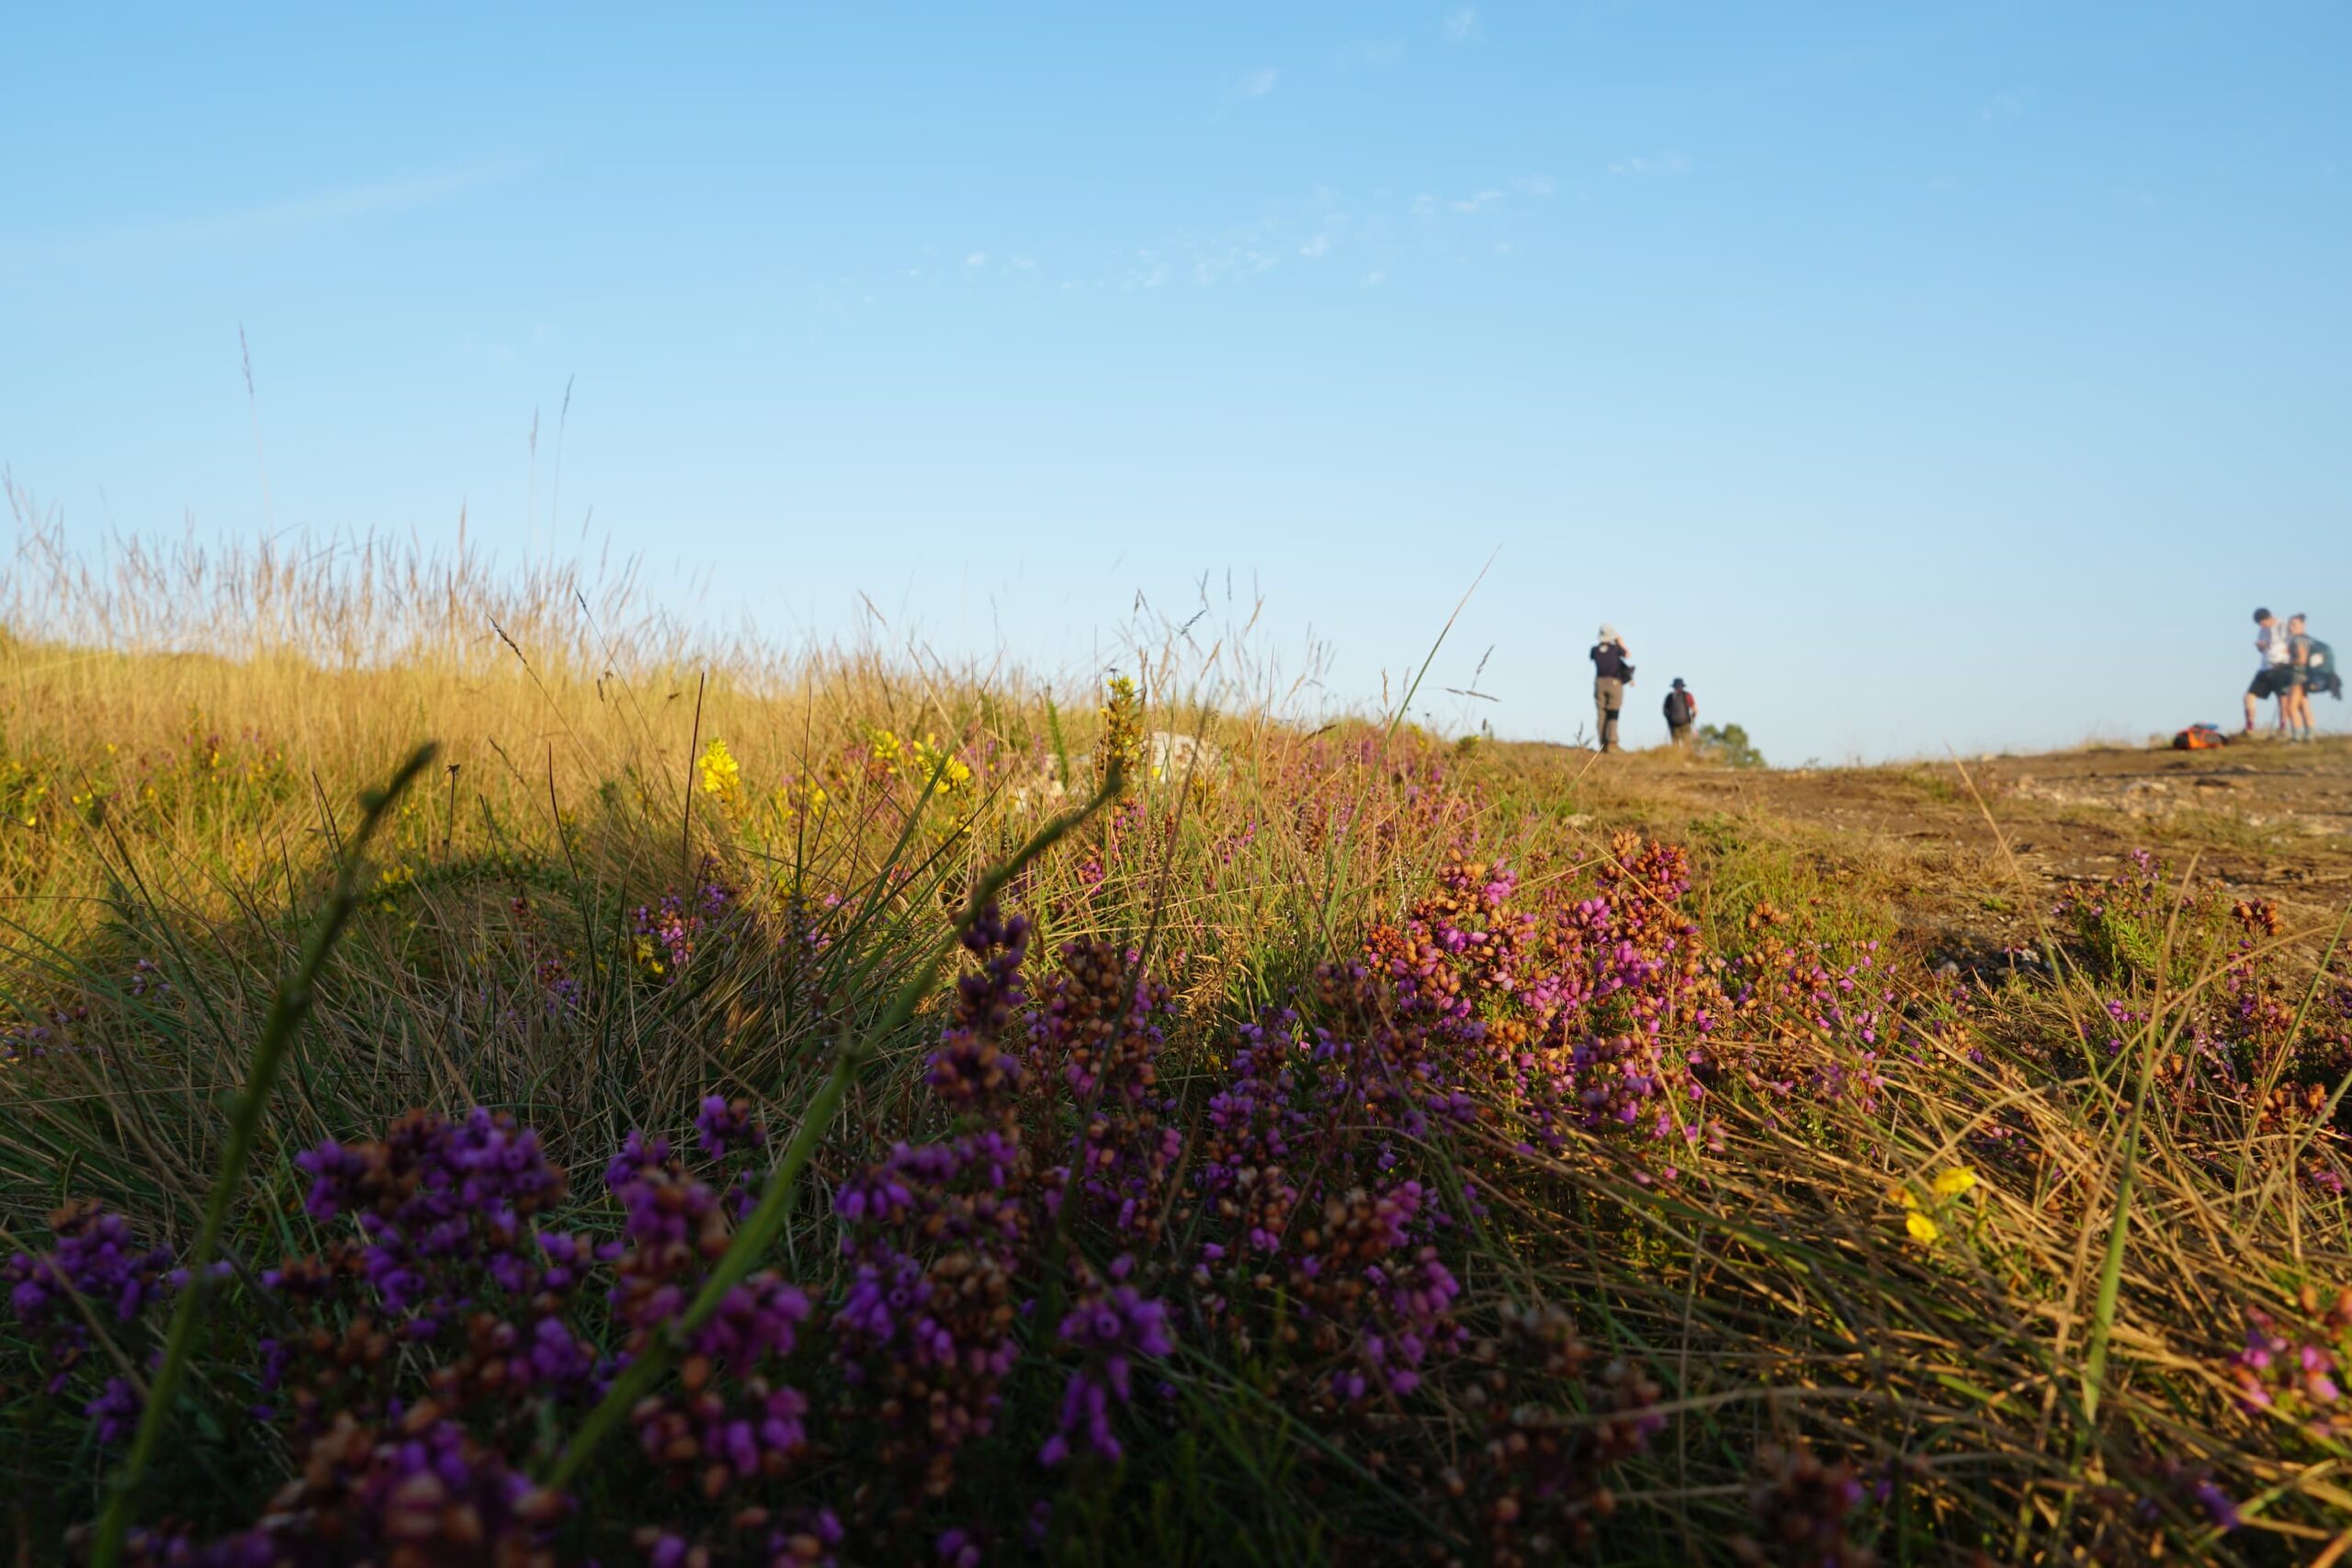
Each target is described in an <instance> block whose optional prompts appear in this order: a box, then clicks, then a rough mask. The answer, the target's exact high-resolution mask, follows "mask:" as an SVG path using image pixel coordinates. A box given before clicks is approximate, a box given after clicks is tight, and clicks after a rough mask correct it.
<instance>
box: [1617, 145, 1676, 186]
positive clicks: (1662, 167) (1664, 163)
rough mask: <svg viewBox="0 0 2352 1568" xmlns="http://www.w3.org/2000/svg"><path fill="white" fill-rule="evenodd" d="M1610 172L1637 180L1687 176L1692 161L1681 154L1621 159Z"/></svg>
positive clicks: (1661, 154)
mask: <svg viewBox="0 0 2352 1568" xmlns="http://www.w3.org/2000/svg"><path fill="white" fill-rule="evenodd" d="M1609 172H1610V173H1611V174H1612V175H1623V176H1624V177H1625V178H1627V179H1637V180H1638V179H1649V178H1652V177H1655V176H1657V175H1687V174H1689V173H1690V172H1691V160H1690V159H1688V158H1686V157H1684V156H1683V155H1682V154H1681V153H1679V152H1657V153H1652V154H1649V155H1648V156H1645V157H1640V158H1620V159H1618V160H1617V161H1616V162H1615V163H1613V164H1610V165H1609Z"/></svg>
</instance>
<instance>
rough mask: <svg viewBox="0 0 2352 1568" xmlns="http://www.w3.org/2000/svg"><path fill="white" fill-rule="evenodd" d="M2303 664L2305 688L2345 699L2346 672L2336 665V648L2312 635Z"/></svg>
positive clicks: (2340, 699)
mask: <svg viewBox="0 0 2352 1568" xmlns="http://www.w3.org/2000/svg"><path fill="white" fill-rule="evenodd" d="M2304 657H2305V660H2306V662H2305V663H2304V665H2303V689H2304V690H2305V691H2307V692H2325V693H2326V694H2328V695H2329V696H2331V697H2334V698H2335V700H2336V701H2337V702H2339V703H2340V702H2342V701H2343V700H2344V674H2343V671H2339V670H2338V669H2336V667H2335V649H2332V648H2330V647H2328V646H2327V644H2325V643H2324V642H2322V641H2320V640H2319V639H2318V638H2317V637H2312V639H2311V640H2310V642H2309V643H2308V644H2307V645H2306V652H2305V656H2304Z"/></svg>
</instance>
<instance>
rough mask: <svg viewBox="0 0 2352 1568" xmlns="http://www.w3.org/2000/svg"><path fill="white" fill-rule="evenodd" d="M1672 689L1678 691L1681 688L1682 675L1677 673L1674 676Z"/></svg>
mask: <svg viewBox="0 0 2352 1568" xmlns="http://www.w3.org/2000/svg"><path fill="white" fill-rule="evenodd" d="M1674 689H1675V690H1676V691H1678V692H1679V691H1680V690H1681V689H1682V677H1681V676H1679V675H1677V676H1676V677H1675V678H1674Z"/></svg>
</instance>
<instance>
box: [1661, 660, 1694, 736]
mask: <svg viewBox="0 0 2352 1568" xmlns="http://www.w3.org/2000/svg"><path fill="white" fill-rule="evenodd" d="M1698 716H1699V699H1698V698H1696V697H1694V696H1692V695H1691V688H1690V687H1688V686H1685V685H1684V684H1683V683H1682V677H1681V676H1679V675H1677V676H1676V677H1675V678H1674V690H1672V691H1670V692H1668V693H1667V694H1666V738H1667V740H1668V742H1669V743H1670V744H1672V745H1676V746H1688V745H1690V744H1691V725H1692V723H1694V722H1695V721H1696V720H1697V719H1698Z"/></svg>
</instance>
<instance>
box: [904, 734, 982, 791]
mask: <svg viewBox="0 0 2352 1568" xmlns="http://www.w3.org/2000/svg"><path fill="white" fill-rule="evenodd" d="M907 772H908V776H909V777H910V778H912V779H913V780H914V781H915V783H917V784H929V783H930V782H931V775H932V774H933V773H937V774H939V793H940V794H942V795H953V794H955V793H956V792H957V791H959V790H962V789H964V788H965V787H966V786H967V785H969V784H971V782H972V770H971V767H970V766H969V765H968V764H967V762H966V761H964V759H963V758H961V757H958V756H957V755H956V753H955V752H954V751H952V750H948V749H947V748H946V747H944V746H942V745H940V744H939V741H938V739H936V738H935V737H933V736H929V735H926V736H924V737H923V738H922V739H920V740H918V741H916V742H915V746H914V758H913V761H912V762H911V763H910V765H909V767H908V770H907Z"/></svg>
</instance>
